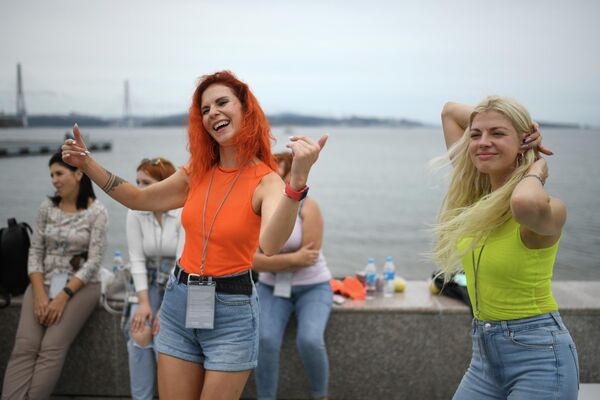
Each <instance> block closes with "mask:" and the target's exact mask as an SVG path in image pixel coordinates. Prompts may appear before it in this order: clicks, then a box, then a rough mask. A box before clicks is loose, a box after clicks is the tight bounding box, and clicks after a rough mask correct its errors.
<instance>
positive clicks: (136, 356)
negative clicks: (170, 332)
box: [124, 281, 163, 400]
mask: <svg viewBox="0 0 600 400" xmlns="http://www.w3.org/2000/svg"><path fill="white" fill-rule="evenodd" d="M162 290H163V289H162V288H161V287H159V285H158V284H157V283H156V281H150V282H148V298H149V299H150V307H152V316H153V317H156V312H157V311H158V308H159V306H160V303H161V301H162ZM136 310H137V304H134V305H132V306H131V310H130V311H129V320H128V321H127V324H126V325H125V327H124V332H125V335H126V338H127V339H128V340H127V352H128V355H129V381H130V384H131V398H132V399H134V400H142V399H152V398H153V397H154V381H155V380H156V353H155V351H154V340H152V341H151V342H150V343H148V345H146V346H144V347H142V346H140V345H139V344H137V343H136V342H135V341H134V340H133V339H131V337H129V330H130V329H131V319H132V318H133V316H134V315H135V312H136Z"/></svg>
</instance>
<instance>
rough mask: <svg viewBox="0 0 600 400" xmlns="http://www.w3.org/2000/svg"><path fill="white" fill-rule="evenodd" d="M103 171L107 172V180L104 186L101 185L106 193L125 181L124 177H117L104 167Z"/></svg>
mask: <svg viewBox="0 0 600 400" xmlns="http://www.w3.org/2000/svg"><path fill="white" fill-rule="evenodd" d="M104 171H106V173H107V174H108V181H106V183H105V184H104V186H102V190H104V191H105V192H106V193H109V192H111V191H113V190H114V189H116V187H117V186H119V185H120V184H121V183H125V180H124V179H121V178H119V177H118V176H116V175H115V174H113V173H112V172H110V171H109V170H107V169H104Z"/></svg>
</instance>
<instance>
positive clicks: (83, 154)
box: [79, 151, 87, 157]
mask: <svg viewBox="0 0 600 400" xmlns="http://www.w3.org/2000/svg"><path fill="white" fill-rule="evenodd" d="M79 154H81V155H82V156H84V157H85V156H86V155H87V154H85V152H84V151H82V152H81V153H79Z"/></svg>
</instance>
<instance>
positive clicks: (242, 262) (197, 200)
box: [179, 162, 273, 276]
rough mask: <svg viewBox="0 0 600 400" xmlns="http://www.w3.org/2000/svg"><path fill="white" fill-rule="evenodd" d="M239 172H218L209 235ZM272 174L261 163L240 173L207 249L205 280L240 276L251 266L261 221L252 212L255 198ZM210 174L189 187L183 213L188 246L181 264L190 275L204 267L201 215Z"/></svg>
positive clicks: (211, 195)
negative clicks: (258, 186) (211, 226)
mask: <svg viewBox="0 0 600 400" xmlns="http://www.w3.org/2000/svg"><path fill="white" fill-rule="evenodd" d="M238 172H240V169H238V168H235V169H234V168H228V169H225V168H220V167H217V168H216V170H215V174H214V178H213V182H212V185H211V188H210V193H209V196H208V204H207V206H206V221H205V227H206V228H205V229H206V233H207V234H208V230H209V229H210V224H211V222H212V221H213V218H214V216H215V212H216V211H217V209H218V207H219V205H220V204H221V201H222V200H223V197H224V196H225V194H226V193H227V190H228V189H229V187H230V185H231V183H232V182H233V180H234V179H235V177H236V175H237V174H238ZM270 172H273V170H271V168H269V167H268V166H267V165H266V164H264V163H262V162H259V163H258V164H255V165H253V166H250V167H246V168H243V169H242V170H241V172H240V176H239V178H238V179H237V182H236V183H235V185H234V186H233V189H232V190H231V193H229V196H228V197H227V200H226V201H225V203H224V204H223V206H222V207H221V210H220V211H219V213H218V214H217V217H216V219H215V223H214V226H213V229H212V233H211V234H210V238H209V240H208V246H207V249H206V263H205V266H204V275H205V276H224V275H231V274H237V273H240V272H244V271H247V270H248V269H250V267H251V266H252V259H253V258H254V253H255V252H256V249H257V248H258V237H259V234H260V220H261V218H260V216H259V215H257V214H256V213H255V212H254V210H253V209H252V196H253V195H254V190H255V189H256V186H257V185H258V184H259V183H260V181H261V179H262V178H263V177H264V176H265V175H267V174H269V173H270ZM211 174H212V170H210V171H209V172H208V173H206V174H205V176H204V177H203V178H202V180H201V181H200V183H199V184H197V185H194V186H193V187H192V186H190V190H189V192H188V196H187V199H186V201H185V204H184V206H183V211H182V213H181V222H182V224H183V227H184V228H185V245H184V248H183V254H182V255H181V259H180V260H179V264H180V265H181V266H182V267H183V269H184V270H185V271H186V272H188V273H194V274H199V273H200V266H201V265H202V250H203V248H204V239H203V237H202V213H203V209H204V202H205V200H206V191H207V189H208V184H209V182H210V177H211Z"/></svg>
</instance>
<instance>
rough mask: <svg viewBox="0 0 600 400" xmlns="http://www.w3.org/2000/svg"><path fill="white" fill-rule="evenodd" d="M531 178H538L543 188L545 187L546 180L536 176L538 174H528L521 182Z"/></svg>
mask: <svg viewBox="0 0 600 400" xmlns="http://www.w3.org/2000/svg"><path fill="white" fill-rule="evenodd" d="M529 177H533V178H537V180H539V181H540V183H541V184H542V186H544V180H543V179H542V177H541V176H539V175H536V174H527V175H525V176H523V178H521V180H523V179H525V178H529Z"/></svg>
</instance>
